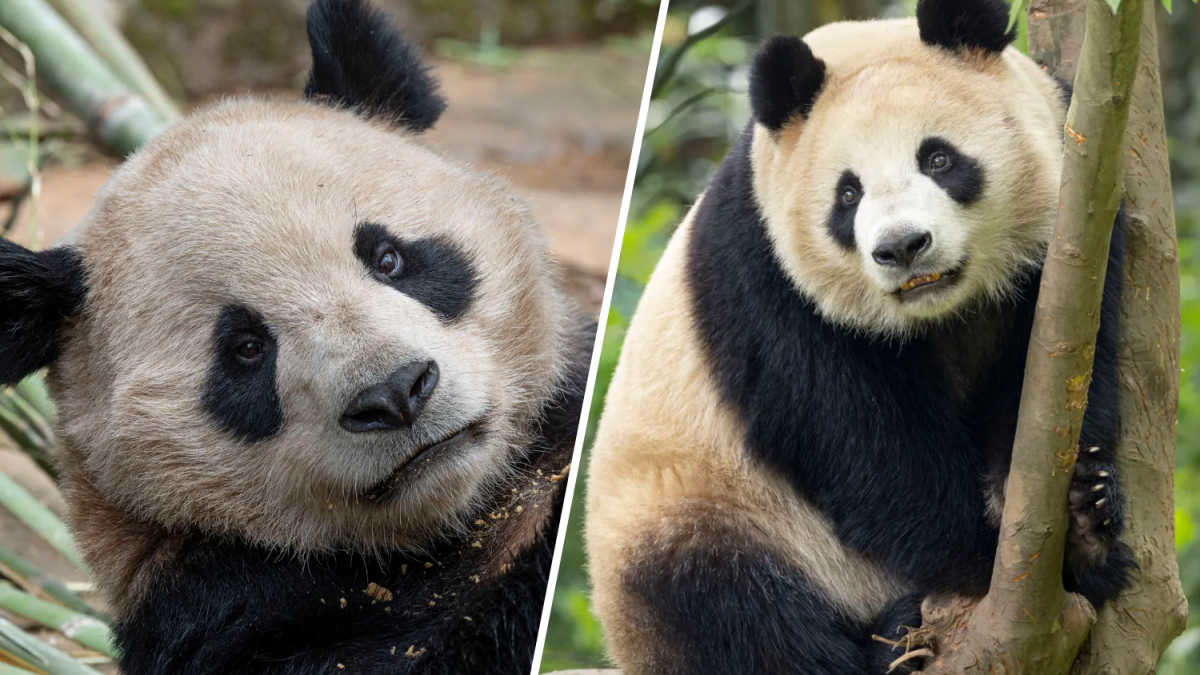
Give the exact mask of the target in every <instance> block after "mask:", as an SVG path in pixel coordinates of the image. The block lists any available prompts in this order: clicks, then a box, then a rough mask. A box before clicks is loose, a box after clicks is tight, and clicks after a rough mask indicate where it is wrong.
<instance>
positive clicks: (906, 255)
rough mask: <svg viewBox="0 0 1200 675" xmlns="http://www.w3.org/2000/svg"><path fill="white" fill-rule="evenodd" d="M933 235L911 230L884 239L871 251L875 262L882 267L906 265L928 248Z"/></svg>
mask: <svg viewBox="0 0 1200 675" xmlns="http://www.w3.org/2000/svg"><path fill="white" fill-rule="evenodd" d="M931 243H933V237H931V236H929V233H928V232H911V233H909V234H905V235H903V236H900V237H897V238H894V239H885V240H883V241H881V242H879V246H878V247H876V249H875V250H874V251H871V257H872V258H874V259H875V262H877V263H879V264H880V265H883V266H884V267H908V266H909V265H912V264H913V262H914V261H915V260H916V259H917V258H919V257H920V256H921V254H922V253H924V252H925V251H928V250H929V245H930V244H931Z"/></svg>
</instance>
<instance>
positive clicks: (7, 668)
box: [0, 661, 33, 675]
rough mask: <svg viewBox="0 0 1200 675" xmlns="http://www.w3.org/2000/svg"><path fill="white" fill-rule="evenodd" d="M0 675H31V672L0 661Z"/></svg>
mask: <svg viewBox="0 0 1200 675" xmlns="http://www.w3.org/2000/svg"><path fill="white" fill-rule="evenodd" d="M0 675H33V671H32V670H25V669H24V668H18V667H16V666H14V665H10V664H7V663H5V662H3V661H0Z"/></svg>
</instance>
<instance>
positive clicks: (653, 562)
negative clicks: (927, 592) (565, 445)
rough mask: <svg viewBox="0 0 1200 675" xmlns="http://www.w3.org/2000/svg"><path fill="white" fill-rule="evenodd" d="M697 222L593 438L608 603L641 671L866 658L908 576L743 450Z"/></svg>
mask: <svg viewBox="0 0 1200 675" xmlns="http://www.w3.org/2000/svg"><path fill="white" fill-rule="evenodd" d="M694 212H695V209H694V210H693V213H694ZM692 234H693V232H692V222H691V219H690V218H689V221H687V222H685V223H684V224H683V225H682V226H681V227H680V229H679V231H678V232H677V233H676V234H675V236H674V238H673V239H672V241H671V244H670V246H669V247H668V249H667V251H666V253H665V254H664V256H663V259H662V261H661V262H660V264H659V266H658V268H657V270H656V271H655V273H654V277H653V278H652V280H651V282H650V284H649V286H648V287H647V289H646V292H645V294H644V295H643V297H642V300H641V303H640V305H639V308H638V314H637V316H636V317H635V319H634V321H633V325H632V326H631V327H630V332H629V335H628V337H627V341H626V347H625V350H624V352H623V354H622V359H621V363H620V365H619V366H618V368H617V372H616V374H615V376H614V378H613V382H612V386H611V388H610V393H609V396H608V399H607V404H606V409H605V413H604V417H603V419H602V421H601V424H600V429H599V433H598V435H597V439H596V444H595V446H594V450H593V454H592V460H591V466H590V472H589V476H590V478H589V488H588V509H587V523H586V543H587V547H588V554H589V559H590V569H591V573H592V578H593V583H594V587H595V595H594V603H595V609H596V612H597V614H598V616H599V617H600V619H601V621H602V623H603V625H604V628H605V630H606V634H607V637H608V642H609V645H610V647H611V649H612V652H613V655H614V657H615V658H616V660H617V661H618V663H620V665H621V666H622V667H623V668H624V669H625V671H626V672H627V673H630V674H631V675H640V674H642V673H700V672H706V673H725V672H729V673H774V672H795V669H796V666H797V665H798V664H804V663H809V662H812V663H813V670H812V671H811V672H814V673H861V672H863V669H864V664H865V659H866V658H867V651H866V647H867V646H868V643H870V642H871V641H870V634H871V632H872V631H873V630H874V625H875V621H876V618H877V617H879V616H880V614H881V613H883V612H884V610H885V608H887V607H888V606H889V605H891V604H892V603H893V602H895V601H897V600H898V599H900V598H904V597H906V596H907V595H908V593H909V591H910V588H909V586H908V585H907V584H906V583H904V582H902V581H901V580H900V579H899V578H898V577H896V576H895V575H893V574H891V573H890V572H888V571H887V570H886V569H885V568H884V567H883V566H881V565H879V564H876V563H873V562H871V561H869V560H867V559H866V558H865V557H864V556H862V555H860V554H859V553H857V552H856V551H854V550H852V549H850V548H848V547H846V546H844V545H843V544H842V542H841V541H840V540H839V538H838V537H837V535H836V533H835V532H834V529H833V527H832V524H831V523H830V522H829V520H828V519H827V518H826V517H825V515H824V514H822V513H821V512H820V511H819V510H818V509H817V508H815V507H814V506H813V505H811V504H810V503H808V502H807V501H806V500H805V499H804V498H802V497H801V496H800V495H799V494H798V493H797V492H796V490H794V489H793V488H792V486H791V485H789V484H788V482H787V481H786V480H784V479H783V478H782V477H781V476H780V475H779V474H778V473H777V472H774V471H770V470H764V467H763V466H762V464H761V462H759V461H757V460H756V459H754V458H753V457H751V456H750V455H749V454H748V453H746V451H745V450H744V448H743V437H744V425H743V424H742V423H741V422H739V420H738V418H737V415H736V413H735V412H734V411H732V410H731V409H730V408H729V407H728V406H727V405H724V404H723V403H722V402H721V400H720V397H719V394H718V392H717V391H716V389H715V388H714V385H713V380H712V377H711V375H710V373H709V368H708V365H707V359H706V356H705V354H704V353H703V349H702V345H701V344H700V342H699V341H698V340H697V336H696V331H695V327H694V325H693V321H692V318H691V312H690V308H689V304H690V302H689V300H688V299H687V297H686V285H685V274H686V269H685V267H686V265H687V249H688V246H689V241H690V237H691V236H692ZM666 354H669V355H670V357H669V358H664V357H663V355H666ZM917 619H918V620H919V616H918V617H917ZM907 620H908V621H909V623H911V621H912V619H911V613H910V615H909V616H908V617H907ZM781 631H782V632H781ZM821 654H826V656H820V655H821ZM893 658H894V657H893ZM814 659H815V661H813V660H814ZM823 659H824V660H823ZM802 672H809V671H802Z"/></svg>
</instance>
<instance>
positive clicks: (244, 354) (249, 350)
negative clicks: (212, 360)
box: [233, 340, 266, 366]
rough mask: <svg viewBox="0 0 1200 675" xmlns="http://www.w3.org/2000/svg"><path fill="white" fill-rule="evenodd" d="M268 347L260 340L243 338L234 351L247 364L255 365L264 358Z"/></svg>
mask: <svg viewBox="0 0 1200 675" xmlns="http://www.w3.org/2000/svg"><path fill="white" fill-rule="evenodd" d="M265 351H266V348H265V347H264V346H263V343H261V342H259V341H258V340H243V341H242V342H239V343H238V345H237V346H236V347H234V348H233V353H234V354H235V355H237V357H238V360H239V361H241V362H242V363H244V364H245V365H248V366H249V365H254V364H257V363H258V362H259V361H261V360H262V356H263V353H264V352H265Z"/></svg>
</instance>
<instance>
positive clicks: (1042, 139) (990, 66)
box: [752, 19, 1065, 337]
mask: <svg viewBox="0 0 1200 675" xmlns="http://www.w3.org/2000/svg"><path fill="white" fill-rule="evenodd" d="M804 41H805V42H806V43H808V45H809V47H810V48H812V50H813V53H814V54H816V56H817V57H818V58H821V59H822V60H824V61H825V64H826V81H825V86H824V88H823V89H822V90H821V93H820V95H819V96H818V97H817V102H816V105H815V106H814V107H813V110H812V113H811V114H810V115H809V117H808V119H807V120H800V119H798V118H797V119H796V120H794V121H793V122H792V123H790V124H789V125H787V126H785V127H784V129H783V130H782V131H781V132H780V133H779V134H777V135H773V134H771V133H768V132H767V131H766V130H765V129H763V128H761V127H759V128H758V129H756V132H755V136H754V146H753V150H752V160H753V164H754V175H755V186H756V192H757V194H758V198H759V205H760V207H761V208H762V211H763V214H764V216H765V218H766V221H767V225H768V231H769V234H770V236H771V238H772V240H773V241H774V242H775V245H776V253H777V256H778V259H779V261H780V264H781V265H782V267H783V268H784V270H785V271H786V272H787V273H788V275H789V276H790V277H791V279H792V280H793V281H794V282H795V284H796V286H797V288H798V289H799V290H800V291H801V292H802V293H803V294H805V295H807V296H808V297H810V298H812V299H813V300H815V301H816V302H817V305H818V307H819V308H820V311H821V312H822V314H823V315H824V316H826V317H827V318H829V319H830V320H831V321H834V322H837V323H840V324H843V325H846V326H849V327H851V328H855V329H858V330H861V331H864V332H867V333H872V334H877V335H882V336H888V337H903V336H904V335H906V334H909V333H911V332H912V330H913V329H915V328H918V327H920V326H922V325H926V324H927V323H928V320H930V319H935V318H937V317H940V316H945V315H946V314H948V313H952V312H954V311H956V310H958V309H961V308H962V307H963V305H964V304H965V303H968V302H969V301H970V300H971V299H975V298H979V297H985V296H990V297H1004V296H1006V295H1007V294H1010V293H1012V292H1013V289H1014V285H1013V282H1014V280H1015V279H1016V278H1018V277H1019V273H1020V272H1022V271H1025V270H1029V269H1031V268H1033V267H1035V266H1037V265H1040V264H1041V260H1042V258H1043V256H1044V250H1045V248H1044V247H1045V245H1046V242H1047V241H1048V240H1049V237H1050V232H1051V231H1052V229H1053V225H1054V217H1055V213H1056V211H1057V199H1058V175H1059V173H1060V170H1061V166H1062V122H1061V120H1062V118H1063V115H1064V113H1065V111H1064V109H1063V104H1062V100H1061V96H1060V94H1059V91H1058V87H1057V85H1056V84H1055V83H1054V81H1053V80H1052V79H1051V78H1050V77H1049V76H1048V75H1046V74H1045V73H1043V72H1042V71H1041V70H1040V69H1039V68H1038V67H1037V65H1036V64H1034V63H1033V62H1032V61H1030V60H1029V59H1028V58H1026V57H1025V56H1023V55H1022V54H1020V53H1019V52H1017V51H1016V50H1014V49H1012V48H1009V49H1008V50H1007V51H1005V52H1004V54H1003V55H1002V56H1001V57H999V58H997V57H995V56H991V57H988V56H985V55H982V54H976V55H970V56H969V57H968V58H962V57H960V56H958V55H956V54H953V53H951V52H948V51H945V50H942V49H936V48H931V47H928V46H926V45H924V44H923V43H922V42H921V41H920V38H919V35H918V31H917V24H916V21H915V20H912V19H898V20H890V21H872V22H858V23H836V24H830V25H828V26H825V27H822V28H819V29H817V30H815V31H813V32H812V33H810V34H809V35H807V36H805V38H804ZM930 135H937V136H940V137H942V138H944V139H945V140H948V141H950V142H951V143H953V144H954V145H955V146H956V147H958V149H959V150H961V151H962V152H964V153H965V154H967V155H969V156H972V157H975V158H976V159H978V160H979V161H980V162H981V163H982V164H983V168H984V171H985V173H986V177H987V178H986V185H985V188H984V193H983V198H982V199H981V200H980V201H979V202H977V203H975V204H972V205H971V206H970V207H968V208H962V209H961V210H960V211H959V218H960V219H959V220H957V221H956V222H953V223H943V225H944V226H948V227H950V228H952V229H954V230H956V231H957V232H956V234H957V235H959V236H957V237H955V238H956V239H958V240H959V241H961V242H963V243H964V244H965V246H966V249H967V251H966V252H967V253H969V256H970V263H969V264H968V266H967V268H966V269H965V271H964V274H963V277H962V280H961V281H960V283H959V284H958V285H957V287H956V288H955V289H953V291H951V292H949V293H948V294H946V295H945V296H943V297H938V298H937V301H936V304H935V305H930V304H928V303H925V302H915V303H901V302H900V301H899V300H898V299H897V298H896V297H895V295H894V294H893V293H892V292H891V291H892V290H893V289H888V290H884V289H881V288H880V286H879V284H878V283H876V282H875V281H874V280H873V279H872V277H871V274H870V272H869V270H868V269H867V260H868V256H867V255H864V254H863V253H862V252H860V251H847V250H846V249H844V248H842V247H841V246H839V245H838V244H837V243H836V242H835V241H834V240H833V239H832V238H831V237H830V235H829V233H828V230H827V222H828V217H829V211H830V209H831V208H832V206H833V200H834V199H835V196H836V194H835V193H836V189H835V188H836V186H837V182H838V178H839V177H840V176H841V174H842V172H843V171H844V170H846V169H848V168H850V169H854V170H856V171H858V172H860V173H861V172H863V171H870V170H871V169H872V167H874V166H877V165H879V164H881V163H889V164H892V165H896V164H903V165H905V166H909V165H911V166H912V169H913V171H914V172H915V168H916V159H915V156H916V151H917V148H918V147H919V145H920V142H921V140H922V139H923V138H925V137H926V136H930ZM910 180H922V181H928V179H927V178H924V177H913V176H908V175H905V176H899V175H898V176H896V177H894V179H892V180H889V179H887V178H886V177H885V178H883V179H882V180H881V181H879V182H876V183H875V184H874V185H871V184H868V185H866V186H865V187H866V190H867V191H868V192H870V191H871V190H872V189H876V190H882V189H889V190H894V191H897V192H903V191H904V190H905V189H911V185H907V184H906V182H907V181H910ZM881 183H882V184H881ZM868 253H869V252H868Z"/></svg>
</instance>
